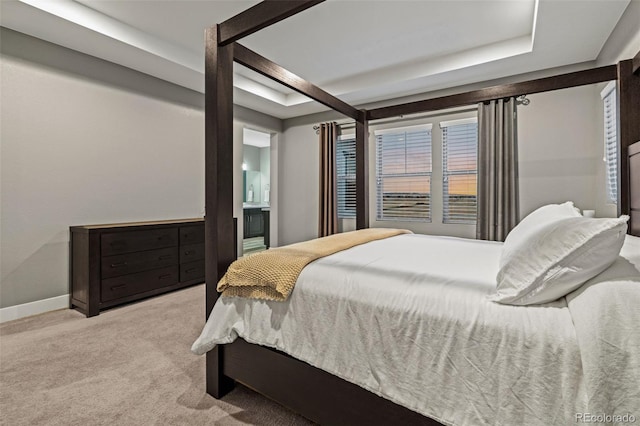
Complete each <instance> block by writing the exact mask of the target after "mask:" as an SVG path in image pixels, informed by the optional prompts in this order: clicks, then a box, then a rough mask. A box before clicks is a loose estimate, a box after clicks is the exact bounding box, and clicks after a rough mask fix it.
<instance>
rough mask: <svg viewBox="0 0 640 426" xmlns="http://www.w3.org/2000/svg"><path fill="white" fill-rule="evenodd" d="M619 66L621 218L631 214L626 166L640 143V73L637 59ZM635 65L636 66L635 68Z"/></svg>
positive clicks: (636, 57) (619, 63) (619, 209)
mask: <svg viewBox="0 0 640 426" xmlns="http://www.w3.org/2000/svg"><path fill="white" fill-rule="evenodd" d="M639 56H640V52H638V54H637V55H636V56H635V58H634V59H628V60H626V61H620V62H618V86H617V90H618V93H617V95H618V96H617V98H618V114H619V116H618V139H619V147H620V152H619V153H618V154H619V163H618V167H619V170H620V173H618V185H619V186H618V187H619V188H620V189H619V191H620V195H619V196H620V202H619V203H618V215H620V214H631V205H630V203H629V198H630V194H629V179H628V176H629V170H628V168H629V164H628V162H627V156H628V149H629V146H630V145H631V144H633V143H634V142H637V141H640V75H638V72H639V71H640V70H639V69H638V68H637V67H636V66H637V65H639V63H640V60H638V57H639ZM634 64H635V65H636V66H634Z"/></svg>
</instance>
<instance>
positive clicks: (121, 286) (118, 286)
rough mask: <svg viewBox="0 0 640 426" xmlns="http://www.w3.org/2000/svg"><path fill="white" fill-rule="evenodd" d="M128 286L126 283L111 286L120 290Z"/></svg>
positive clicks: (112, 288) (113, 289) (112, 289)
mask: <svg viewBox="0 0 640 426" xmlns="http://www.w3.org/2000/svg"><path fill="white" fill-rule="evenodd" d="M126 286H127V285H126V284H120V285H114V286H113V287H111V291H115V290H120V289H121V288H125V287H126Z"/></svg>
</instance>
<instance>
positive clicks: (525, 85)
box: [367, 65, 617, 120]
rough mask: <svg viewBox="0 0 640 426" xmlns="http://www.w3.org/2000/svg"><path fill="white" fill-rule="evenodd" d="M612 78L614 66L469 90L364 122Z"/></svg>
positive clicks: (387, 110)
mask: <svg viewBox="0 0 640 426" xmlns="http://www.w3.org/2000/svg"><path fill="white" fill-rule="evenodd" d="M616 78H617V67H616V66H615V65H609V66H606V67H600V68H593V69H589V70H584V71H577V72H572V73H568V74H560V75H555V76H552V77H545V78H539V79H536V80H530V81H524V82H521V83H512V84H503V85H500V86H493V87H488V88H486V89H480V90H473V91H471V92H465V93H459V94H456V95H449V96H441V97H438V98H432V99H426V100H423V101H416V102H409V103H405V104H399V105H393V106H388V107H383V108H375V109H370V110H369V111H368V112H367V118H368V119H369V120H379V119H382V118H389V117H397V116H400V115H407V114H416V113H420V112H428V111H438V110H441V109H446V108H454V107H459V106H465V105H473V104H476V103H479V102H485V101H490V100H493V99H500V98H508V97H511V96H519V95H525V94H533V93H540V92H548V91H551V90H558V89H566V88H569V87H576V86H583V85H586V84H593V83H600V82H603V81H609V80H615V79H616Z"/></svg>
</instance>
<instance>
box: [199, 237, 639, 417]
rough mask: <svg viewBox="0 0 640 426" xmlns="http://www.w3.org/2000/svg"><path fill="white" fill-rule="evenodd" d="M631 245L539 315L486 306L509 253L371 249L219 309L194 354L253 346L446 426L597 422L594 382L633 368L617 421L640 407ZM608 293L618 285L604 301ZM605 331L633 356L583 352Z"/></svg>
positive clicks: (469, 248)
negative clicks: (602, 315)
mask: <svg viewBox="0 0 640 426" xmlns="http://www.w3.org/2000/svg"><path fill="white" fill-rule="evenodd" d="M628 239H629V241H627V243H626V245H625V247H624V250H623V253H622V256H621V258H620V259H618V261H617V263H616V264H615V265H613V266H612V267H611V268H610V269H609V270H608V275H605V276H604V277H598V278H597V279H595V280H593V281H591V282H588V283H587V284H586V286H587V287H592V289H591V290H590V291H586V292H585V290H584V289H583V290H582V292H581V294H573V293H572V294H571V295H570V296H569V297H568V298H562V299H560V300H558V301H555V302H551V303H547V304H544V305H537V306H530V307H520V306H511V305H503V304H498V303H494V302H492V301H490V300H489V298H488V296H490V295H491V294H492V293H494V292H495V277H496V273H497V271H498V263H499V258H500V254H501V249H502V244H501V243H496V242H487V241H478V240H468V239H460V238H450V237H435V236H425V235H415V234H409V235H400V236H394V237H391V238H387V239H383V240H379V241H373V242H370V243H366V244H363V245H359V246H356V247H353V248H350V249H348V250H344V251H341V252H338V253H336V254H333V255H330V256H327V257H324V258H321V259H319V260H317V261H315V262H313V263H311V264H309V265H308V266H307V267H305V268H304V270H303V271H302V273H301V274H300V276H299V278H298V282H297V284H296V287H295V290H294V291H293V293H292V294H291V297H290V298H289V299H288V300H287V301H286V302H272V301H264V300H258V299H248V298H237V297H229V298H227V297H223V298H221V299H220V301H219V302H218V303H217V304H216V305H215V307H214V309H213V312H212V314H211V316H210V318H209V321H208V322H207V326H206V327H205V329H204V331H203V333H202V335H201V337H200V338H199V339H198V341H197V342H196V343H195V344H194V347H193V350H194V351H195V352H196V353H201V354H202V353H205V352H206V351H208V350H210V349H212V348H213V345H214V344H216V345H224V344H229V343H232V342H233V341H235V340H236V339H237V338H242V339H244V341H246V342H250V343H252V344H258V345H261V346H266V347H270V348H273V349H277V350H278V351H281V352H283V353H286V354H288V355H290V356H293V357H294V358H296V359H298V360H302V361H304V362H306V363H308V364H310V365H312V366H314V367H316V368H319V369H321V370H324V371H327V372H329V373H331V374H333V375H336V376H338V377H340V378H342V379H344V380H347V381H349V382H351V383H355V384H357V385H358V386H360V387H362V388H364V389H367V390H368V391H370V392H372V393H374V394H377V395H380V396H382V397H384V398H386V399H388V400H391V401H393V402H395V403H397V404H399V405H402V406H404V407H407V408H409V409H411V410H413V411H415V412H418V413H420V414H423V415H425V416H428V417H430V418H433V419H436V420H438V421H439V422H441V423H443V424H447V425H449V424H451V425H480V424H523V425H524V424H526V425H537V424H539V425H549V424H562V423H564V422H565V421H566V419H573V418H574V417H575V414H576V413H586V412H593V411H594V409H593V408H594V407H593V404H587V401H588V400H589V397H588V395H598V392H599V390H598V387H599V386H602V383H601V381H600V377H598V378H597V379H596V378H592V377H591V376H590V374H592V375H593V374H596V373H597V372H599V371H602V369H603V363H604V362H605V361H606V365H609V364H608V362H610V361H611V360H612V359H615V357H616V356H617V357H628V358H630V361H628V362H622V363H614V364H613V365H614V367H611V368H609V370H608V371H607V375H606V377H607V378H608V380H610V381H611V382H616V386H615V389H616V390H617V391H619V392H620V393H621V395H622V396H618V397H616V398H615V399H616V401H617V409H618V410H622V409H623V408H624V407H626V408H627V409H633V408H636V409H640V407H639V406H637V405H635V404H636V403H640V400H638V399H637V398H636V399H631V400H629V401H627V400H626V399H625V397H624V395H626V393H627V392H628V391H629V389H634V388H637V387H640V378H638V377H634V376H629V374H628V373H629V371H630V370H629V363H634V362H636V363H638V362H640V354H637V355H635V354H631V353H629V352H630V351H629V349H628V348H629V347H633V346H634V345H635V346H636V347H637V348H640V335H639V334H638V333H635V334H632V335H631V337H633V336H635V339H636V340H635V341H629V337H630V335H629V334H628V331H629V330H632V329H634V327H635V324H638V322H640V310H638V309H635V308H634V307H637V305H638V303H640V291H639V287H638V285H640V270H636V269H635V267H634V266H632V265H630V264H632V263H635V265H637V267H638V268H639V269H640V239H638V238H635V237H631V236H629V237H628ZM605 285H606V286H608V287H609V288H612V287H613V286H617V287H616V289H615V291H611V290H610V291H609V293H610V294H608V295H603V296H602V297H600V295H599V296H597V297H596V296H593V294H592V293H593V292H595V291H596V290H595V289H597V288H599V287H598V286H605ZM615 298H622V299H624V300H625V303H626V305H619V304H618V305H616V306H624V308H622V309H620V310H618V311H616V312H607V318H608V321H607V322H590V321H589V319H590V318H591V316H590V315H586V316H585V315H584V314H585V313H593V312H599V311H602V310H606V309H607V307H608V306H610V304H611V303H610V302H611V299H615ZM328 330H331V332H330V333H329V332H328ZM599 334H602V335H606V336H607V342H608V343H610V344H614V343H615V344H616V345H618V346H619V345H625V346H624V347H625V348H626V349H625V350H623V351H621V352H622V354H617V352H616V351H607V350H606V349H607V348H608V346H605V347H602V346H599V345H598V344H597V343H595V344H594V345H593V347H590V348H589V352H588V353H587V354H583V353H582V351H581V345H580V344H579V341H580V340H582V339H586V340H587V342H590V341H591V339H592V336H595V335H599ZM625 339H626V340H625ZM583 355H584V356H583ZM587 355H591V358H589V357H588V356H587ZM583 365H584V368H583ZM267 368H268V367H267ZM612 388H613V387H612ZM608 401H609V399H607V401H603V402H601V403H600V404H599V405H598V408H600V409H603V408H605V407H606V403H607V402H608ZM629 407H630V408H629ZM607 408H608V407H607ZM624 412H625V413H626V412H627V411H624ZM632 412H633V411H632Z"/></svg>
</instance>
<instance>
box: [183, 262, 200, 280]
mask: <svg viewBox="0 0 640 426" xmlns="http://www.w3.org/2000/svg"><path fill="white" fill-rule="evenodd" d="M198 278H202V280H203V281H204V260H196V261H195V262H189V263H184V264H182V265H180V281H183V282H184V281H191V280H195V279H198Z"/></svg>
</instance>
